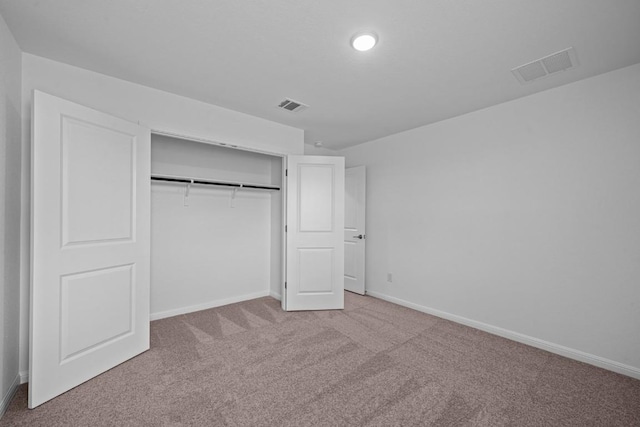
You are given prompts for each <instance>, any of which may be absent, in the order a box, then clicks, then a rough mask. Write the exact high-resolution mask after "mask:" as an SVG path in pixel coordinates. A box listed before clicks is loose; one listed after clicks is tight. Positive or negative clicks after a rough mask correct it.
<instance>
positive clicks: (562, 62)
mask: <svg viewBox="0 0 640 427" xmlns="http://www.w3.org/2000/svg"><path fill="white" fill-rule="evenodd" d="M577 66H578V57H577V56H576V51H575V49H574V48H572V47H570V48H568V49H565V50H561V51H560V52H556V53H552V54H551V55H548V56H545V57H544V58H540V59H536V60H535V61H532V62H529V63H528V64H524V65H521V66H519V67H516V68H514V69H512V70H511V72H512V73H513V75H514V76H515V77H516V79H518V81H519V82H520V83H522V84H526V83H530V82H532V81H534V80H538V79H541V78H543V77H547V76H548V75H550V74H554V73H557V72H559V71H565V70H568V69H570V68H574V67H577Z"/></svg>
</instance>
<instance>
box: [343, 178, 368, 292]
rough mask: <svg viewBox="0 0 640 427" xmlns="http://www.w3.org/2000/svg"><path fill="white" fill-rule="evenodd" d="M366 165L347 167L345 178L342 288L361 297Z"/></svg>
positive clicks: (362, 286) (362, 289) (362, 288)
mask: <svg viewBox="0 0 640 427" xmlns="http://www.w3.org/2000/svg"><path fill="white" fill-rule="evenodd" d="M365 185H366V170H365V166H358V167H354V168H348V169H347V170H346V171H345V179H344V288H345V289H346V290H347V291H351V292H355V293H358V294H360V295H364V270H365V269H364V258H365V238H366V234H365V233H366V232H365V214H364V212H365V190H366V188H365Z"/></svg>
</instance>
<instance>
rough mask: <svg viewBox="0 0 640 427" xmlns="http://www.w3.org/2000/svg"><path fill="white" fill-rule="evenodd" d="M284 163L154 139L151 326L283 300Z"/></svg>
mask: <svg viewBox="0 0 640 427" xmlns="http://www.w3.org/2000/svg"><path fill="white" fill-rule="evenodd" d="M283 166H284V158H283V156H282V155H277V154H269V153H260V152H254V151H248V150H244V149H239V148H237V147H229V146H226V145H225V144H219V143H215V142H209V141H196V140H191V139H189V138H188V137H181V136H174V135H166V134H162V133H154V132H152V134H151V177H150V178H151V306H150V311H151V319H152V320H155V319H161V318H164V317H170V316H175V315H179V314H184V313H189V312H193V311H198V310H204V309H207V308H211V307H216V306H220V305H225V304H230V303H233V302H238V301H243V300H247V299H253V298H259V297H263V296H267V295H271V296H273V297H276V298H278V299H280V298H281V295H280V293H281V288H282V284H283V283H284V282H283V277H284V273H283V265H284V255H283V254H284V241H283V238H284V234H283V231H284V208H283V203H284V200H285V197H284V196H285V195H284V168H283Z"/></svg>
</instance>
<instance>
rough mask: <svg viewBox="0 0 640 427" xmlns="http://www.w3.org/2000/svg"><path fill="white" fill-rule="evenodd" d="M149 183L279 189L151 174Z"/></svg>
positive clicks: (262, 185) (277, 189)
mask: <svg viewBox="0 0 640 427" xmlns="http://www.w3.org/2000/svg"><path fill="white" fill-rule="evenodd" d="M151 181H160V182H171V183H178V184H193V185H195V184H198V185H215V186H218V187H231V188H236V189H241V188H246V189H248V190H267V191H280V187H278V186H276V185H264V184H251V183H245V182H232V181H218V180H209V179H203V178H191V177H185V176H176V175H157V174H151Z"/></svg>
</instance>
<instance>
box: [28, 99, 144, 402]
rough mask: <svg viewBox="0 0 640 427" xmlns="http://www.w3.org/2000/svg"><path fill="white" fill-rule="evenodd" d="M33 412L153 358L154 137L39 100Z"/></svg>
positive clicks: (35, 111) (35, 157)
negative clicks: (144, 356)
mask: <svg viewBox="0 0 640 427" xmlns="http://www.w3.org/2000/svg"><path fill="white" fill-rule="evenodd" d="M32 120H33V134H32V144H33V145H32V224H31V230H32V231H31V237H32V260H31V262H32V265H31V267H32V280H31V312H30V315H31V330H30V349H29V353H30V354H29V358H30V360H29V361H30V364H29V407H30V408H34V407H36V406H38V405H40V404H41V403H44V402H46V401H47V400H49V399H52V398H53V397H55V396H57V395H59V394H61V393H64V392H65V391H67V390H69V389H71V388H73V387H75V386H77V385H79V384H81V383H83V382H85V381H87V380H89V379H90V378H92V377H94V376H96V375H98V374H100V373H102V372H104V371H106V370H108V369H110V368H112V367H114V366H116V365H118V364H120V363H122V362H124V361H125V360H127V359H129V358H131V357H133V356H135V355H137V354H139V353H141V352H143V351H145V350H148V349H149V252H150V238H149V234H150V212H149V209H150V201H149V200H150V180H149V176H150V131H149V129H146V128H143V127H140V126H138V125H136V124H134V123H130V122H127V121H124V120H121V119H117V118H114V117H111V116H109V115H106V114H103V113H100V112H98V111H95V110H91V109H89V108H86V107H83V106H80V105H77V104H74V103H71V102H69V101H65V100H63V99H59V98H56V97H53V96H51V95H47V94H44V93H41V92H37V91H36V92H34V101H33V117H32Z"/></svg>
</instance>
